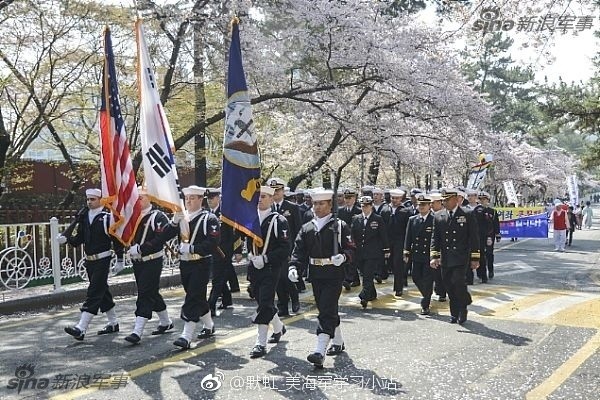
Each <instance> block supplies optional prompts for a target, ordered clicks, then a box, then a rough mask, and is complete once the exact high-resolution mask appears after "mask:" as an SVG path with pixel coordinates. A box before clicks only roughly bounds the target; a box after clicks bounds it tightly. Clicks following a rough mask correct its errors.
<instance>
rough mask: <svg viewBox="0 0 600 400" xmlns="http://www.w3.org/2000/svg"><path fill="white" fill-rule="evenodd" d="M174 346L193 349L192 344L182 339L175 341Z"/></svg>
mask: <svg viewBox="0 0 600 400" xmlns="http://www.w3.org/2000/svg"><path fill="white" fill-rule="evenodd" d="M173 344H174V345H175V346H177V347H181V348H182V349H189V348H190V347H191V343H190V342H188V341H187V339H184V338H182V337H180V338H179V339H177V340H176V341H174V342H173Z"/></svg>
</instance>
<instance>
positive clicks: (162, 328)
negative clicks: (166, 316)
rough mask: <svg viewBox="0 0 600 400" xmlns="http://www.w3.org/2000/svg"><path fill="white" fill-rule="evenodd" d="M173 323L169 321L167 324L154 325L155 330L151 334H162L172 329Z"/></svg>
mask: <svg viewBox="0 0 600 400" xmlns="http://www.w3.org/2000/svg"><path fill="white" fill-rule="evenodd" d="M173 326H174V325H173V323H172V322H171V323H170V324H169V325H159V326H157V327H156V330H154V331H152V334H153V335H162V334H163V333H167V331H169V330H171V329H173Z"/></svg>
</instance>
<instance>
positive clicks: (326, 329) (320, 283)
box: [311, 278, 342, 338]
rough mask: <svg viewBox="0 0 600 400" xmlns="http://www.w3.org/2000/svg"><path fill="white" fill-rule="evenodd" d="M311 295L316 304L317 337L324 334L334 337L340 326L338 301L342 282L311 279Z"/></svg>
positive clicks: (338, 280)
mask: <svg viewBox="0 0 600 400" xmlns="http://www.w3.org/2000/svg"><path fill="white" fill-rule="evenodd" d="M311 283H312V287H313V294H314V295H315V303H316V304H317V310H318V311H319V314H318V315H317V320H318V321H319V325H318V326H317V335H318V334H320V333H326V334H328V335H329V336H330V337H331V338H333V337H334V334H335V328H336V327H337V326H338V325H339V324H340V315H339V313H338V301H339V299H340V294H341V293H342V280H340V279H314V278H313V279H312V280H311Z"/></svg>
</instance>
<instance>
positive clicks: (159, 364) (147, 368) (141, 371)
mask: <svg viewBox="0 0 600 400" xmlns="http://www.w3.org/2000/svg"><path fill="white" fill-rule="evenodd" d="M315 315H316V313H315V312H314V310H309V311H307V312H305V313H303V314H299V315H296V316H293V317H290V318H286V319H284V320H283V322H284V323H286V324H288V325H291V324H292V323H294V322H296V321H300V320H301V319H306V318H309V317H313V316H315ZM254 335H256V329H254V328H250V329H246V330H244V331H243V332H241V333H239V334H237V335H235V336H231V337H228V338H224V339H217V340H215V341H214V342H212V343H209V344H207V345H203V346H201V347H198V348H195V349H190V350H186V351H181V352H180V353H177V354H175V355H173V356H170V357H167V358H165V359H162V360H159V361H155V362H152V363H150V364H146V365H143V366H141V367H139V368H136V369H133V370H131V371H126V372H125V375H126V376H128V377H129V378H130V379H135V378H138V377H140V376H143V375H146V374H149V373H151V372H155V371H158V370H160V369H163V368H167V367H170V366H172V365H173V364H174V363H178V362H181V361H184V360H187V359H190V358H193V357H197V356H199V355H201V354H204V353H208V352H210V351H213V350H216V349H221V348H228V347H229V346H231V345H232V344H234V343H237V342H240V341H242V340H246V339H249V338H251V337H252V336H254ZM98 390H100V389H99V388H82V389H76V390H72V391H70V392H67V393H63V394H59V395H57V396H52V397H51V398H50V399H51V400H71V399H75V398H77V397H81V396H86V395H89V394H91V393H94V392H97V391H98Z"/></svg>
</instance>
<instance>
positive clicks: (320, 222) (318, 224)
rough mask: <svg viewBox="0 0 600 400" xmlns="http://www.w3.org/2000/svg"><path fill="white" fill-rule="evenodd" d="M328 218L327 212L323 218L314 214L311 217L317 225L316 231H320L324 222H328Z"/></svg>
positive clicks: (329, 216)
mask: <svg viewBox="0 0 600 400" xmlns="http://www.w3.org/2000/svg"><path fill="white" fill-rule="evenodd" d="M330 219H331V214H327V215H326V216H324V217H323V218H317V216H316V215H315V219H313V221H315V225H316V226H317V232H320V231H321V229H323V227H324V226H325V224H326V223H328V222H329V220H330Z"/></svg>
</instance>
